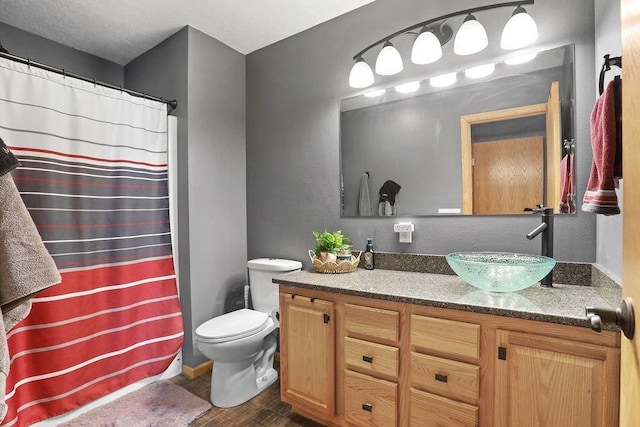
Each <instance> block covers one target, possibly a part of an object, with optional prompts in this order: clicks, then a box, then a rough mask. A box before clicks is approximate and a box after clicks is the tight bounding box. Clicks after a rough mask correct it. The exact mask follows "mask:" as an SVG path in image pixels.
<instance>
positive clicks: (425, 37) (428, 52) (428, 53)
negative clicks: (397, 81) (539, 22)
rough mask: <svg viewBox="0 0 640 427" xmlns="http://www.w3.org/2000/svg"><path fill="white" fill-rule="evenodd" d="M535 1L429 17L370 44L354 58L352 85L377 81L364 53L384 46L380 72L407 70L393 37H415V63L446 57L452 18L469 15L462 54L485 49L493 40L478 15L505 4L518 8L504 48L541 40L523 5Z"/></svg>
mask: <svg viewBox="0 0 640 427" xmlns="http://www.w3.org/2000/svg"><path fill="white" fill-rule="evenodd" d="M534 1H535V0H520V1H509V2H504V3H496V4H490V5H486V6H478V7H474V8H470V9H465V10H461V11H458V12H452V13H448V14H446V15H442V16H439V17H437V18H433V19H428V20H426V21H423V22H419V23H417V24H415V25H412V26H410V27H407V28H403V29H402V30H399V31H396V32H395V33H393V34H390V35H388V36H387V37H385V38H383V39H380V40H378V41H377V42H375V43H373V44H371V45H369V46H367V47H366V48H364V49H363V50H361V51H360V52H358V53H357V54H356V55H355V56H354V57H353V59H354V61H356V62H355V64H354V65H353V68H352V69H351V73H350V74H349V85H350V86H351V87H354V88H364V87H368V86H371V85H372V84H373V82H374V75H373V72H372V71H371V67H370V66H369V65H367V63H366V61H365V59H364V57H363V56H364V55H365V54H366V53H367V52H369V51H370V50H372V49H373V48H375V47H378V46H380V45H383V47H382V50H381V51H380V52H379V54H378V56H377V59H376V63H375V71H376V74H378V75H382V76H389V75H393V74H397V73H399V72H401V71H402V69H403V62H402V56H401V54H400V52H399V51H398V50H397V49H396V48H395V46H394V45H393V43H392V42H391V40H392V39H394V38H395V37H398V36H401V35H410V36H412V37H415V41H414V43H413V47H412V49H411V61H412V62H414V63H415V64H430V63H432V62H435V61H437V60H438V59H440V57H441V56H442V46H444V45H445V44H446V43H447V42H448V41H449V40H450V39H451V38H452V36H453V30H452V29H451V27H450V26H449V24H448V20H449V19H451V18H455V17H458V16H464V17H465V18H464V22H463V23H462V25H461V26H460V28H459V29H458V31H457V33H456V36H455V40H454V47H453V50H454V52H455V53H456V54H458V55H472V54H474V53H477V52H479V51H481V50H482V49H484V48H485V47H486V46H487V45H488V43H489V40H488V39H487V33H486V31H485V29H484V27H483V26H482V24H481V23H480V21H479V20H478V19H477V18H476V15H475V14H477V13H479V12H483V11H486V10H491V9H498V8H504V7H515V10H514V11H513V14H512V16H511V18H510V19H509V20H508V21H507V25H506V26H505V28H504V30H503V32H502V38H501V47H502V48H503V49H509V50H511V49H520V48H522V47H524V46H527V45H529V44H531V43H533V42H534V41H536V40H537V38H538V30H537V27H536V23H535V21H534V20H533V18H532V17H531V16H530V15H529V14H527V12H526V10H525V9H524V8H523V7H522V6H524V5H532V4H534ZM480 18H481V16H480ZM418 31H419V32H418Z"/></svg>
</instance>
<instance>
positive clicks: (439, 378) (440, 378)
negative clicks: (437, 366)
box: [436, 374, 447, 383]
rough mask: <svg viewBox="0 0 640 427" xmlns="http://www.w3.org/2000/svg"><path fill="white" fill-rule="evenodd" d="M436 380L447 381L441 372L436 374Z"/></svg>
mask: <svg viewBox="0 0 640 427" xmlns="http://www.w3.org/2000/svg"><path fill="white" fill-rule="evenodd" d="M436 381H441V382H443V383H446V382H447V376H446V375H442V374H436Z"/></svg>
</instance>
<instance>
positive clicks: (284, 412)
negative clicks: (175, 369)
mask: <svg viewBox="0 0 640 427" xmlns="http://www.w3.org/2000/svg"><path fill="white" fill-rule="evenodd" d="M171 381H173V382H174V383H176V384H177V385H179V386H181V387H184V388H185V389H187V390H189V391H190V392H191V393H193V394H196V395H198V396H200V397H201V398H203V399H205V400H206V401H209V391H210V390H209V389H210V387H211V375H210V374H205V375H202V376H200V377H197V378H195V379H189V378H188V377H185V376H184V375H179V376H177V377H174V378H172V379H171ZM213 426H225V427H228V426H269V427H271V426H273V427H285V426H287V427H294V426H305V427H318V426H321V424H318V423H316V422H314V421H311V420H309V419H307V418H304V417H302V416H300V415H297V414H294V413H293V412H291V406H290V405H288V404H286V403H284V402H282V401H280V381H279V380H278V381H276V382H275V384H273V385H272V386H270V387H269V388H267V389H266V390H264V391H263V392H262V393H260V394H259V395H258V396H256V397H254V398H253V399H251V400H249V401H248V402H246V403H244V404H242V405H240V406H236V407H235V408H227V409H222V408H216V407H215V406H214V407H213V408H211V410H210V411H209V412H207V413H206V414H204V415H203V416H201V417H200V418H198V419H196V420H195V421H194V422H192V423H191V424H190V427H213Z"/></svg>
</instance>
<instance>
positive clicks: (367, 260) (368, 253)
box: [364, 237, 376, 270]
mask: <svg viewBox="0 0 640 427" xmlns="http://www.w3.org/2000/svg"><path fill="white" fill-rule="evenodd" d="M364 268H366V269H367V270H373V269H374V268H376V262H375V258H374V253H373V239H372V238H371V237H368V238H367V247H366V248H365V250H364Z"/></svg>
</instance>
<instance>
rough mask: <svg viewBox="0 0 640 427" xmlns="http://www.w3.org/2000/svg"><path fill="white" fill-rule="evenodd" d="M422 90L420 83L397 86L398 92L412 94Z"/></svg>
mask: <svg viewBox="0 0 640 427" xmlns="http://www.w3.org/2000/svg"><path fill="white" fill-rule="evenodd" d="M418 89H420V82H417V81H416V82H409V83H404V84H401V85H398V86H396V92H400V93H411V92H415V91H417V90H418Z"/></svg>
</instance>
